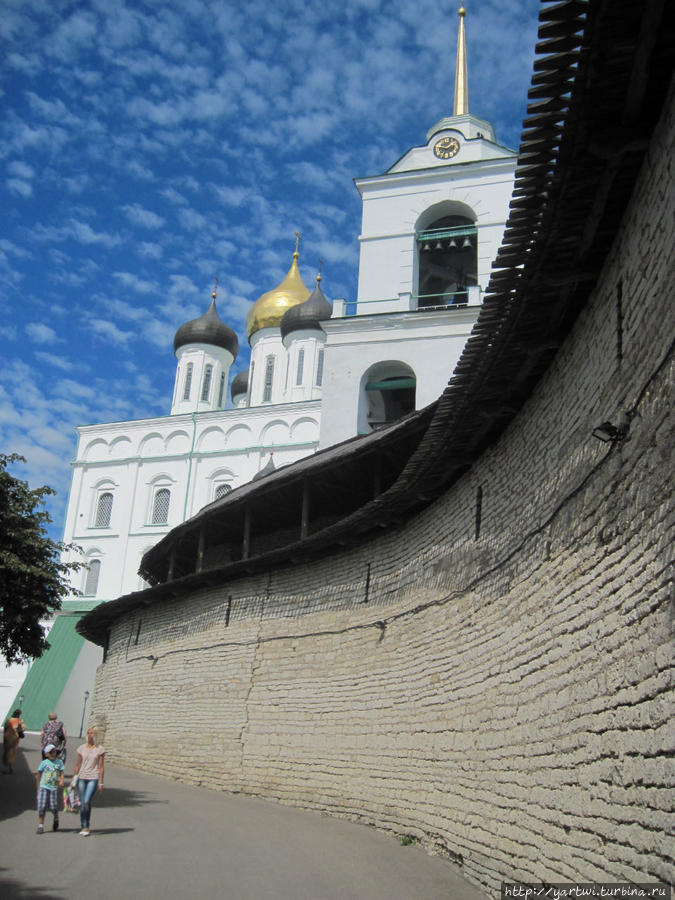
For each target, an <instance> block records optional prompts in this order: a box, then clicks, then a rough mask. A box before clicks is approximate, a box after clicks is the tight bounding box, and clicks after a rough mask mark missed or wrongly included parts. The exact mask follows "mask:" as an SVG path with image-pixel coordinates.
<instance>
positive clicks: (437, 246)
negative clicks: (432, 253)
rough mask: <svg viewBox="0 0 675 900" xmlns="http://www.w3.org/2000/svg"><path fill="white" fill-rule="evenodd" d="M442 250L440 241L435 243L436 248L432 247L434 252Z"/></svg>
mask: <svg viewBox="0 0 675 900" xmlns="http://www.w3.org/2000/svg"><path fill="white" fill-rule="evenodd" d="M442 249H443V244H442V243H441V242H440V241H436V246H435V247H434V250H442Z"/></svg>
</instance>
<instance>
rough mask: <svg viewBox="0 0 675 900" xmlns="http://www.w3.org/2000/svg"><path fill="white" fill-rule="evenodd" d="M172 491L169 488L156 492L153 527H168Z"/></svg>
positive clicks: (153, 506) (153, 503)
mask: <svg viewBox="0 0 675 900" xmlns="http://www.w3.org/2000/svg"><path fill="white" fill-rule="evenodd" d="M170 500H171V491H170V490H169V489H168V488H159V490H158V491H156V492H155V496H154V499H153V501H152V520H151V524H152V525H166V524H167V522H168V521H169V501H170Z"/></svg>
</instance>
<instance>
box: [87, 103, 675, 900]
mask: <svg viewBox="0 0 675 900" xmlns="http://www.w3.org/2000/svg"><path fill="white" fill-rule="evenodd" d="M670 108H671V112H670V113H669V114H668V118H667V121H666V122H665V123H662V127H661V128H660V129H659V131H658V133H657V135H656V137H655V139H654V142H653V146H652V148H651V150H650V152H649V156H648V159H647V160H646V164H645V168H644V171H643V175H642V177H641V179H640V181H639V184H638V186H637V188H636V193H635V196H634V200H633V202H632V204H631V207H630V209H629V212H628V214H627V216H626V218H625V222H624V224H623V226H622V230H621V234H620V236H619V239H618V241H617V245H616V246H615V248H614V249H613V252H612V254H611V257H610V259H609V261H608V264H607V266H606V269H605V271H604V273H603V275H602V278H601V286H600V288H599V290H598V291H597V292H596V295H595V297H594V298H593V300H592V301H591V302H590V304H589V305H588V307H587V309H586V310H585V311H584V313H583V314H582V316H581V317H580V319H579V321H578V323H577V325H576V326H575V329H574V331H573V333H572V334H571V335H570V337H569V339H568V341H567V342H566V343H565V345H564V346H563V347H562V349H561V350H560V352H559V353H558V355H557V357H556V359H555V361H554V363H553V365H552V367H551V368H550V370H549V372H548V373H547V374H546V376H545V378H544V379H543V380H542V382H541V383H540V385H539V387H538V389H537V391H536V393H535V395H534V396H533V397H532V398H531V400H530V402H529V403H528V404H527V405H526V407H525V408H524V410H523V411H522V413H521V414H520V415H519V416H518V418H517V419H516V420H515V421H514V423H513V424H512V426H511V427H510V428H509V429H508V431H507V432H506V433H505V434H504V436H503V437H502V439H501V440H500V441H499V442H498V444H497V445H495V446H494V447H493V448H492V449H491V450H490V451H489V452H487V453H486V454H485V455H484V457H483V458H482V459H481V460H480V461H479V462H478V464H477V465H476V466H475V467H474V468H473V470H472V471H471V472H470V473H469V474H468V475H467V476H466V477H465V478H464V479H462V480H461V481H460V482H459V483H458V484H457V485H455V486H454V487H453V489H452V490H450V491H449V492H448V493H447V494H446V495H445V496H444V497H443V498H442V499H441V500H439V501H438V502H437V503H436V504H434V505H433V506H432V507H430V508H429V509H428V510H426V511H425V512H424V513H423V514H422V515H419V516H418V517H416V518H415V519H414V520H413V521H411V522H410V523H409V524H408V525H407V526H405V527H404V528H402V529H399V530H397V531H392V532H391V533H388V534H386V535H384V536H382V537H380V538H379V539H378V540H376V541H372V542H370V543H368V544H364V545H363V546H362V547H361V548H360V549H358V550H353V551H351V552H345V553H343V554H339V555H335V556H331V557H330V558H327V559H325V560H324V561H322V562H317V563H315V564H312V565H303V566H298V567H296V568H289V569H285V570H280V571H273V572H271V573H270V574H268V575H261V576H257V577H251V578H242V579H237V580H234V581H232V582H230V583H226V584H223V585H222V586H221V587H219V588H218V589H212V590H203V591H200V592H198V593H195V594H193V595H191V596H190V597H188V598H186V599H185V600H184V601H182V602H178V601H173V602H165V603H162V604H161V605H158V606H156V607H150V608H146V609H144V610H143V611H142V613H141V614H140V615H134V616H130V617H128V618H127V619H125V620H123V621H121V622H120V623H118V625H117V626H116V627H115V628H114V630H113V632H112V635H111V640H110V647H109V653H108V657H107V661H106V662H105V664H104V665H103V666H102V667H101V669H100V671H99V677H98V681H97V688H96V695H95V698H94V709H93V712H94V719H95V720H96V721H97V723H98V724H99V725H100V726H101V728H103V729H104V730H105V742H106V745H107V748H108V755H109V758H110V759H111V761H114V762H118V763H123V764H124V765H128V766H133V767H138V768H148V769H151V770H152V771H153V772H157V771H159V772H161V773H162V774H165V775H166V776H167V777H171V778H177V779H180V780H183V781H187V782H191V783H194V784H207V785H210V786H216V787H219V788H222V789H224V790H233V791H243V792H246V793H248V794H255V795H259V796H264V797H269V798H276V799H278V800H281V801H283V802H286V803H292V804H296V805H300V806H305V807H311V808H315V809H321V810H325V811H327V812H330V813H333V814H336V815H343V816H348V817H350V818H354V819H358V820H360V821H364V822H370V823H372V824H374V825H376V826H378V827H381V828H386V829H391V830H393V831H395V832H401V833H402V832H405V833H413V834H416V835H417V836H419V838H420V839H421V840H422V841H423V843H425V845H426V846H428V847H430V848H434V849H435V850H436V851H437V852H441V853H444V854H446V855H448V856H449V857H450V858H451V859H453V860H455V861H456V862H457V863H458V864H459V865H461V867H462V870H463V871H464V873H465V874H466V875H467V876H468V877H469V878H471V879H472V880H474V881H475V882H477V883H480V884H482V885H484V886H485V888H486V889H487V890H488V891H489V892H490V893H492V894H496V893H497V892H498V888H499V883H500V881H501V880H502V879H506V880H514V879H521V880H524V881H538V880H543V881H546V882H558V881H577V880H578V881H624V880H631V881H648V880H656V879H659V880H670V881H673V880H674V876H675V868H674V867H673V860H672V855H673V853H672V851H673V844H672V825H673V810H672V804H673V791H672V787H673V785H672V759H671V757H672V751H673V742H674V734H673V729H672V723H671V717H672V710H673V706H672V671H673V668H672V666H673V656H672V644H671V634H670V622H671V619H670V611H669V601H670V597H671V584H670V581H669V575H670V570H669V561H670V557H669V553H670V549H669V548H670V547H671V546H672V537H673V535H672V530H673V510H672V506H671V505H670V499H669V497H670V494H669V489H668V483H667V472H668V464H669V461H670V455H671V451H672V447H673V434H672V421H671V420H669V418H668V405H667V396H668V389H669V375H670V376H672V369H673V365H672V346H671V343H670V341H671V335H670V333H669V328H667V327H665V326H666V323H667V321H668V315H669V313H672V305H671V304H672V276H673V270H674V265H673V263H674V251H673V247H674V246H675V235H674V234H673V222H674V221H675V216H673V212H674V210H673V192H672V171H671V160H672V159H673V156H674V154H673V150H674V148H673V143H674V140H673V138H674V134H675V129H674V127H673V125H674V121H673V112H672V104H671V107H670ZM619 296H621V298H622V299H621V317H619V316H618V315H617V313H618V305H617V304H618V297H619ZM619 318H621V319H622V330H621V332H620V330H619V328H618V324H617V323H618V320H619ZM671 324H672V320H671ZM619 338H620V345H621V353H619V352H618V347H619ZM621 412H629V413H630V418H631V424H630V433H629V436H628V438H627V439H626V440H625V441H623V442H621V443H620V444H617V445H616V446H614V447H612V446H610V445H608V444H601V443H600V442H598V441H597V440H596V439H594V438H593V437H591V431H592V429H593V427H594V426H596V425H598V424H599V423H600V422H602V421H603V420H606V419H609V420H611V421H613V422H614V423H616V422H617V420H618V417H619V414H620V413H621ZM479 487H480V488H481V489H482V517H481V527H480V535H479V537H478V538H476V532H475V526H476V492H477V489H478V488H479ZM368 575H370V577H369V578H368ZM367 583H368V592H367V594H366V584H367ZM669 723H670V724H669Z"/></svg>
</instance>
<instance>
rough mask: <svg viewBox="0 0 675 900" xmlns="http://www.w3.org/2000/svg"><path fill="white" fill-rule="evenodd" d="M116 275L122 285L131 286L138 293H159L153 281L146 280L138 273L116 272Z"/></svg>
mask: <svg viewBox="0 0 675 900" xmlns="http://www.w3.org/2000/svg"><path fill="white" fill-rule="evenodd" d="M114 276H115V278H116V279H117V280H118V281H119V283H120V284H121V285H123V286H124V287H126V288H130V289H131V290H133V291H136V293H138V294H156V293H157V285H156V284H153V282H152V281H146V280H144V279H143V278H139V277H138V276H137V275H134V274H133V273H131V272H115V273H114Z"/></svg>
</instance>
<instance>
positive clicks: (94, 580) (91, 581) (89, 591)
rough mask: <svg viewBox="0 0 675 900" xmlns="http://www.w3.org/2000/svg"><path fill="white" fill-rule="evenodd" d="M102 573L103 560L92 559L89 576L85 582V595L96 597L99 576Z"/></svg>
mask: <svg viewBox="0 0 675 900" xmlns="http://www.w3.org/2000/svg"><path fill="white" fill-rule="evenodd" d="M100 574H101V560H100V559H92V560H90V562H89V569H88V571H87V578H86V581H85V583H84V595H85V597H94V596H95V595H96V591H97V589H98V576H99V575H100Z"/></svg>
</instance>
